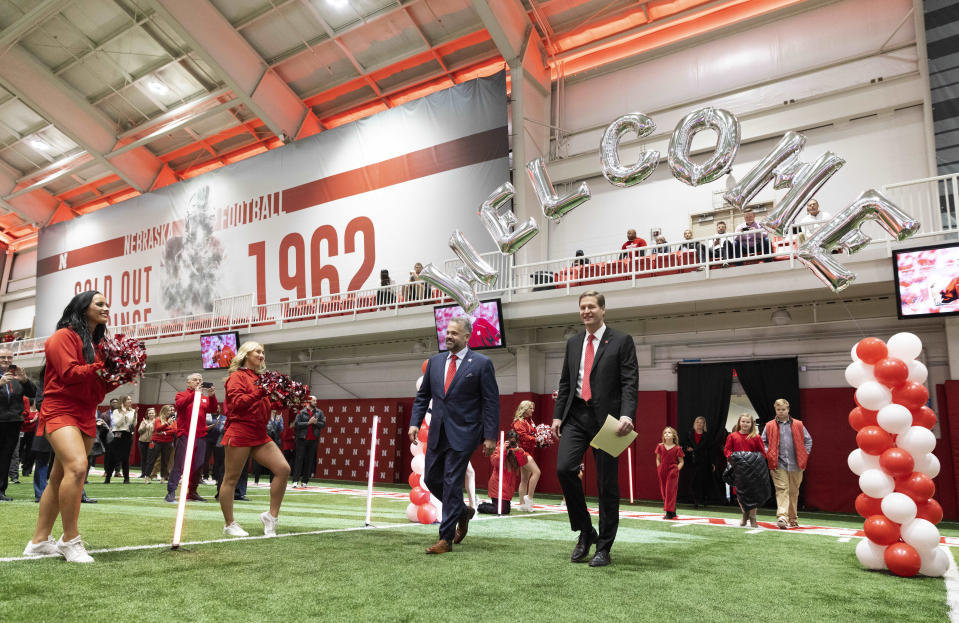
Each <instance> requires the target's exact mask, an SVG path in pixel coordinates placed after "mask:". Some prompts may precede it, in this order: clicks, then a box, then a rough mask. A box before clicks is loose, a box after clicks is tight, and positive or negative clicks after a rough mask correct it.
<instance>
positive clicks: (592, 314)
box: [553, 291, 639, 567]
mask: <svg viewBox="0 0 959 623" xmlns="http://www.w3.org/2000/svg"><path fill="white" fill-rule="evenodd" d="M579 315H580V318H582V320H583V324H584V325H585V326H586V331H583V332H582V333H579V334H578V335H576V336H574V337H571V338H570V339H569V341H567V342H566V357H565V359H564V361H563V372H562V375H561V376H560V379H559V392H558V394H557V397H556V409H555V410H554V411H553V434H554V435H555V436H556V437H557V438H558V439H559V452H558V454H557V457H556V473H557V475H558V476H559V482H560V484H561V485H562V487H563V494H564V495H565V496H566V509H567V512H568V513H569V525H570V528H572V529H573V530H574V531H577V532H579V541H578V542H577V543H576V547H575V548H573V556H572V560H573V562H586V561H587V560H589V566H590V567H605V566H606V565H608V564H609V563H610V557H609V550H610V548H611V547H612V546H613V540H615V538H616V529H617V528H618V527H619V465H618V463H619V459H618V457H614V456H610V455H609V454H606V453H605V452H603V451H602V450H597V449H595V448H594V449H593V459H594V461H595V462H596V484H597V489H598V491H599V534H597V533H596V530H594V529H593V523H592V520H591V519H590V516H589V511H588V510H587V509H586V497H585V495H584V494H583V484H582V482H581V481H580V479H579V465H580V463H582V462H583V457H584V455H585V454H586V448H587V447H588V446H589V442H590V441H591V440H592V438H593V437H595V436H596V433H597V432H599V429H600V428H601V427H602V425H603V422H605V421H606V416H607V415H611V416H613V417H614V418H618V420H619V426H618V428H617V430H616V433H617V434H618V435H625V434H627V433H629V432H630V431H631V430H633V417H634V416H635V414H636V392H637V389H638V385H639V366H638V364H637V362H636V346H635V345H634V344H633V338H632V337H631V336H629V335H626V334H625V333H621V332H619V331H617V330H616V329H611V328H609V327H607V326H606V324H605V321H604V318H605V316H606V298H605V297H604V296H603V295H602V294H600V293H598V292H593V291H590V292H584V293H583V294H581V295H580V297H579ZM594 543H595V544H596V555H595V556H593V557H592V559H590V556H589V549H590V547H592V545H593V544H594Z"/></svg>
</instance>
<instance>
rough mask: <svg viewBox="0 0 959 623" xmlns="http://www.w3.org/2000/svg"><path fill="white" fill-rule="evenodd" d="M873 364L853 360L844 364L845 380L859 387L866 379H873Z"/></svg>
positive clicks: (874, 378)
mask: <svg viewBox="0 0 959 623" xmlns="http://www.w3.org/2000/svg"><path fill="white" fill-rule="evenodd" d="M873 368H874V366H870V365H868V364H865V363H863V362H861V361H853V362H852V363H851V364H849V365H848V366H846V382H847V383H849V384H850V385H852V386H853V387H859V386H860V385H862V384H863V383H865V382H866V381H875V380H876V377H875V376H874V375H873Z"/></svg>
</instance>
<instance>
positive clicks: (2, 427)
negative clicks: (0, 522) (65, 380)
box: [0, 349, 37, 502]
mask: <svg viewBox="0 0 959 623" xmlns="http://www.w3.org/2000/svg"><path fill="white" fill-rule="evenodd" d="M0 370H3V376H0V466H2V469H0V472H2V474H0V502H9V501H10V500H11V498H9V497H7V483H8V479H9V477H10V474H9V471H10V470H8V469H7V466H9V465H10V460H11V459H12V458H13V449H14V448H15V447H16V446H17V444H18V443H20V426H21V425H22V424H23V397H24V396H29V397H30V398H33V397H34V396H36V395H37V388H36V387H35V386H34V385H33V383H31V382H30V379H28V378H27V376H26V375H25V374H24V373H23V370H21V369H20V368H18V367H17V366H15V365H13V352H12V351H10V350H9V349H0Z"/></svg>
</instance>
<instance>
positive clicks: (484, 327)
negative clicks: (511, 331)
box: [433, 299, 506, 352]
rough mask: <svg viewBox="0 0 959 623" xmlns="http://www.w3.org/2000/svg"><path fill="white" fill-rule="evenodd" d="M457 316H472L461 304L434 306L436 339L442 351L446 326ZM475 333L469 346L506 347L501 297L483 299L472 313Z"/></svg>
mask: <svg viewBox="0 0 959 623" xmlns="http://www.w3.org/2000/svg"><path fill="white" fill-rule="evenodd" d="M457 316H470V314H467V313H466V312H464V311H463V308H462V307H460V306H459V305H456V304H453V305H437V306H436V307H434V308H433V319H434V321H435V323H436V341H437V342H438V343H439V349H440V352H442V351H445V350H446V327H447V326H448V325H449V323H450V320H452V319H453V318H456V317H457ZM472 320H473V334H472V335H471V336H470V341H469V347H470V348H471V349H472V350H483V349H486V348H505V347H506V332H505V331H504V329H503V305H502V303H501V302H500V299H493V300H490V301H482V302H481V303H480V304H479V305H477V306H476V310H475V311H474V312H473V314H472Z"/></svg>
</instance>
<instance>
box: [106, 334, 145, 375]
mask: <svg viewBox="0 0 959 623" xmlns="http://www.w3.org/2000/svg"><path fill="white" fill-rule="evenodd" d="M97 348H98V349H99V351H100V357H101V358H102V359H103V367H102V368H100V369H98V370H97V374H98V375H100V377H101V378H103V379H104V380H105V381H106V382H107V383H110V384H112V385H123V384H124V383H131V382H133V381H136V380H137V379H138V378H140V377H141V376H143V372H144V371H145V370H146V367H147V350H146V346H144V345H143V342H141V341H140V340H137V339H134V338H128V337H126V336H125V335H122V334H118V335H115V336H110V335H105V336H103V340H101V341H100V344H98V346H97Z"/></svg>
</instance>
